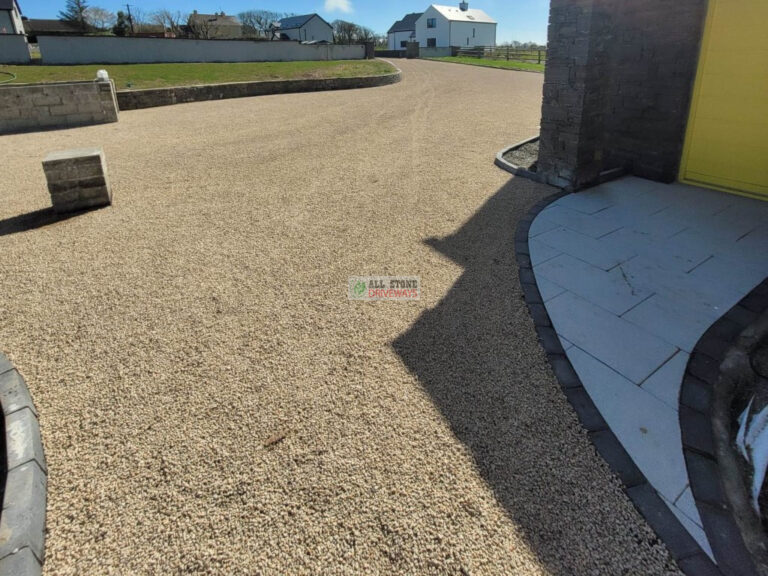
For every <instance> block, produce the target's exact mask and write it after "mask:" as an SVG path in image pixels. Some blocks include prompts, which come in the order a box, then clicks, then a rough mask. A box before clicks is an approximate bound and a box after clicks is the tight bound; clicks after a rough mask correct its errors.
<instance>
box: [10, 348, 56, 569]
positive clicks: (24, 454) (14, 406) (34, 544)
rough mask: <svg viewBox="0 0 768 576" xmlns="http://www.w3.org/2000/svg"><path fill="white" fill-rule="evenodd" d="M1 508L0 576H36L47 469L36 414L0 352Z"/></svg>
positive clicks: (21, 382) (42, 556) (24, 386)
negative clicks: (0, 421) (0, 408)
mask: <svg viewBox="0 0 768 576" xmlns="http://www.w3.org/2000/svg"><path fill="white" fill-rule="evenodd" d="M0 403H1V404H2V408H3V409H2V413H1V414H0V418H2V421H3V431H4V433H3V435H2V437H0V441H2V442H1V448H2V450H1V453H0V457H2V468H3V470H2V482H3V485H2V490H3V508H2V515H1V516H0V575H6V574H13V575H14V576H33V575H39V574H40V573H41V572H42V569H43V561H44V560H45V505H46V488H47V474H48V471H47V468H46V464H45V454H44V453H43V444H42V440H41V437H40V426H39V423H38V420H37V411H36V410H35V405H34V403H33V402H32V397H31V396H30V394H29V389H28V388H27V384H26V382H25V381H24V378H23V377H22V376H21V374H19V372H18V370H16V369H15V368H14V367H13V364H11V362H10V361H9V360H8V358H7V357H6V356H5V355H4V354H3V353H2V352H0Z"/></svg>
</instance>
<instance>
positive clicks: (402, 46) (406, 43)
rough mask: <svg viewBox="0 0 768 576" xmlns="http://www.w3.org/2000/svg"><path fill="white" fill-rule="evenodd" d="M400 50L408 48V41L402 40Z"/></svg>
mask: <svg viewBox="0 0 768 576" xmlns="http://www.w3.org/2000/svg"><path fill="white" fill-rule="evenodd" d="M400 48H408V40H400Z"/></svg>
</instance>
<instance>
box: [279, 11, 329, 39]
mask: <svg viewBox="0 0 768 576" xmlns="http://www.w3.org/2000/svg"><path fill="white" fill-rule="evenodd" d="M279 32H280V38H281V39H283V40H298V41H299V42H328V43H329V44H332V43H333V27H332V26H331V25H330V24H328V22H326V21H325V20H323V19H322V18H321V17H320V16H318V15H317V14H305V15H303V16H289V17H288V18H283V19H282V20H280V29H279Z"/></svg>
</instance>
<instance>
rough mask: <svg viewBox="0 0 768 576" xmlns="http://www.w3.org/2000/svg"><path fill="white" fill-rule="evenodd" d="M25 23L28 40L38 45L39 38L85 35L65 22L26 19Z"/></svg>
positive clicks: (0, 0)
mask: <svg viewBox="0 0 768 576" xmlns="http://www.w3.org/2000/svg"><path fill="white" fill-rule="evenodd" d="M0 2H2V0H0ZM23 22H24V33H25V34H26V35H27V40H28V41H29V42H31V43H32V44H36V43H37V37H38V36H81V35H82V34H83V31H82V30H81V29H80V27H79V26H78V25H77V24H73V23H72V22H67V21H65V20H45V19H39V18H29V19H27V18H24V19H23Z"/></svg>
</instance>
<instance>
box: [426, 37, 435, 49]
mask: <svg viewBox="0 0 768 576" xmlns="http://www.w3.org/2000/svg"><path fill="white" fill-rule="evenodd" d="M427 48H437V38H427Z"/></svg>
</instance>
